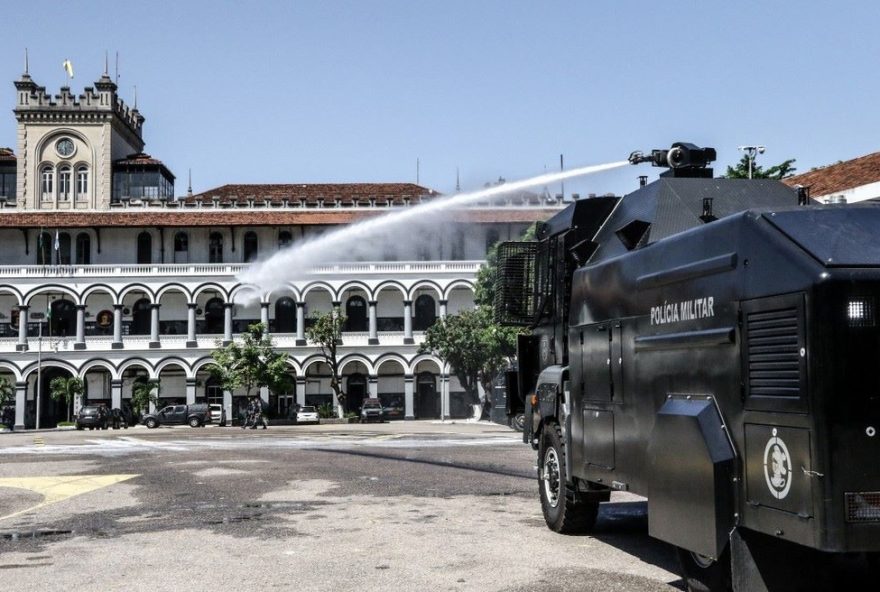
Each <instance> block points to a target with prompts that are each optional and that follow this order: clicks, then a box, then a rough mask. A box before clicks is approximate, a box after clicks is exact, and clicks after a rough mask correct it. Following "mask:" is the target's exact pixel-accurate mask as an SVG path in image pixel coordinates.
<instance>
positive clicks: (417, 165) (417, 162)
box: [416, 158, 419, 185]
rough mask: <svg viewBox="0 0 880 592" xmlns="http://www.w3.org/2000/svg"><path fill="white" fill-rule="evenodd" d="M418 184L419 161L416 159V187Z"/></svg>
mask: <svg viewBox="0 0 880 592" xmlns="http://www.w3.org/2000/svg"><path fill="white" fill-rule="evenodd" d="M418 184H419V159H418V158H416V185H418Z"/></svg>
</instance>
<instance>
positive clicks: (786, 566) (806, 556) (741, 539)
mask: <svg viewBox="0 0 880 592" xmlns="http://www.w3.org/2000/svg"><path fill="white" fill-rule="evenodd" d="M828 561H829V558H828V557H825V556H823V554H822V553H820V552H818V551H815V550H814V549H808V548H806V547H803V546H801V545H797V544H794V543H790V542H788V541H781V540H779V539H775V538H773V537H771V536H769V535H765V534H761V533H758V532H754V531H750V530H742V529H736V530H734V531H733V533H731V535H730V569H731V582H732V584H733V591H734V592H805V591H811V590H813V591H819V590H833V589H834V581H833V574H832V572H831V570H829V569H827V567H828ZM795 566H796V567H795Z"/></svg>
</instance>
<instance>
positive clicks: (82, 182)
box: [76, 166, 89, 200]
mask: <svg viewBox="0 0 880 592" xmlns="http://www.w3.org/2000/svg"><path fill="white" fill-rule="evenodd" d="M88 193H89V168H88V167H86V166H81V167H78V168H77V169H76V199H78V200H84V199H87V198H88Z"/></svg>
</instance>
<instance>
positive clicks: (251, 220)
mask: <svg viewBox="0 0 880 592" xmlns="http://www.w3.org/2000/svg"><path fill="white" fill-rule="evenodd" d="M388 211H389V210H385V209H382V208H370V209H366V208H365V209H345V210H336V209H334V208H326V209H324V210H317V211H315V210H311V211H306V210H279V209H269V208H266V209H252V210H240V209H231V208H230V209H219V208H218V209H213V208H186V209H184V210H178V209H173V210H171V209H165V210H160V209H158V208H157V209H152V210H149V209H145V210H140V209H135V208H132V209H130V210H125V211H122V210H116V211H110V212H64V211H55V212H36V211H33V210H30V211H24V212H22V211H16V210H13V209H11V208H7V209H5V210H0V228H39V227H48V228H88V227H102V228H103V227H111V226H112V227H120V226H121V227H127V228H132V227H136V228H142V227H186V226H191V227H197V226H202V227H204V226H294V225H316V226H321V225H340V224H351V223H353V222H357V221H360V220H364V219H367V218H372V217H375V216H380V215H382V214H386V213H388ZM558 211H559V209H558V208H492V209H488V208H487V209H460V210H455V211H451V212H450V213H449V214H448V219H449V220H452V221H454V222H468V223H493V222H526V223H528V222H535V221H538V220H546V219H547V218H549V217H550V216H552V215H553V214H555V213H557V212H558Z"/></svg>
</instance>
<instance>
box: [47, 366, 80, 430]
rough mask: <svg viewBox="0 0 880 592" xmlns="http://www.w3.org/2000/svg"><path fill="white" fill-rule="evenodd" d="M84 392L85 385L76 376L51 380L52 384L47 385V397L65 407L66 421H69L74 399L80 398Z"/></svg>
mask: <svg viewBox="0 0 880 592" xmlns="http://www.w3.org/2000/svg"><path fill="white" fill-rule="evenodd" d="M85 390H86V385H85V383H84V382H83V380H82V378H77V377H76V376H71V377H70V378H64V377H63V376H59V377H57V378H53V379H52V382H50V383H49V396H50V397H52V398H53V399H55V400H56V401H64V403H65V406H66V407H67V421H70V408H71V406H72V405H73V401H74V399H76V398H77V397H81V396H82V394H83V393H84V392H85Z"/></svg>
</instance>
